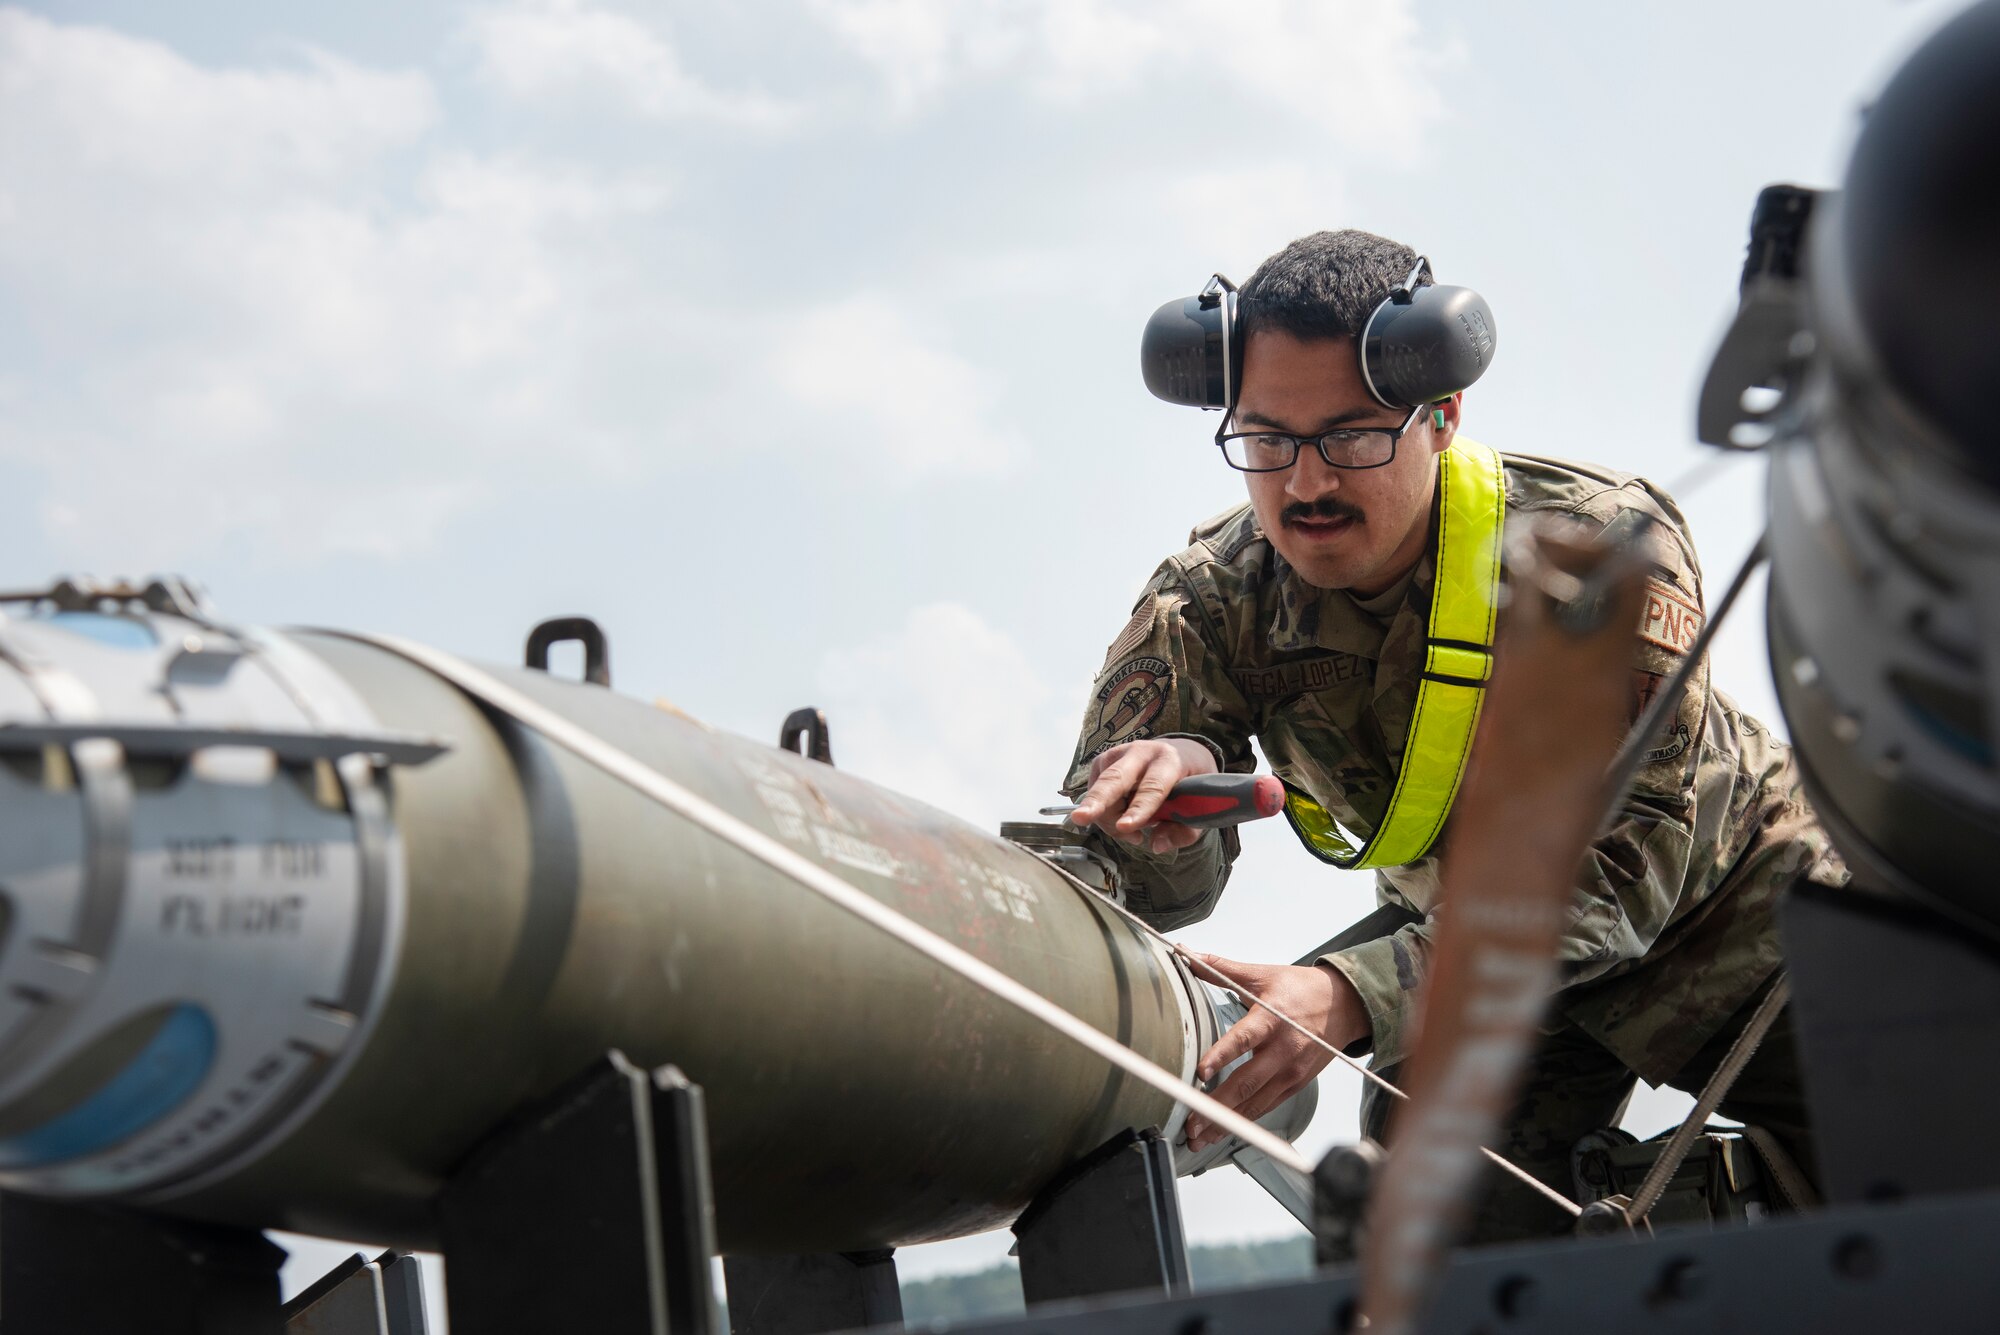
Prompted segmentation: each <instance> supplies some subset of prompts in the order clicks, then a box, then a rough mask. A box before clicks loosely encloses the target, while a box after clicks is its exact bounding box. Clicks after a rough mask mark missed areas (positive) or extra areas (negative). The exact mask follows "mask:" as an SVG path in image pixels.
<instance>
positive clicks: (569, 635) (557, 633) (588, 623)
mask: <svg viewBox="0 0 2000 1335" xmlns="http://www.w3.org/2000/svg"><path fill="white" fill-rule="evenodd" d="M570 640H575V641H576V642H577V643H579V644H581V645H582V646H583V679H584V680H585V681H587V682H589V683H590V684H591V685H593V686H609V685H610V684H611V643H610V641H609V640H607V639H606V638H605V636H604V627H602V626H600V625H598V624H597V623H596V622H595V621H592V620H591V619H590V618H589V617H550V618H549V619H548V620H547V621H544V622H541V623H540V624H539V625H537V626H536V627H535V628H534V629H533V630H531V631H529V632H528V649H527V653H526V655H525V656H524V661H525V662H526V663H527V665H528V666H529V667H531V668H533V669H535V670H536V671H537V672H547V671H548V670H549V648H550V646H552V645H557V644H564V643H567V642H568V641H570Z"/></svg>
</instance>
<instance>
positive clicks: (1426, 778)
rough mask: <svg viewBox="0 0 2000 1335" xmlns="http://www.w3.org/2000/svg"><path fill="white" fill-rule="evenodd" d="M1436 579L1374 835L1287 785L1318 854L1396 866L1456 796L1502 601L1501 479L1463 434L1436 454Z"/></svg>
mask: <svg viewBox="0 0 2000 1335" xmlns="http://www.w3.org/2000/svg"><path fill="white" fill-rule="evenodd" d="M1438 492H1439V494H1440V496H1441V498H1442V499H1441V500H1440V502H1439V505H1438V532H1437V582H1436V584H1435V585H1434V586H1433V587H1432V590H1431V615H1430V626H1429V630H1430V637H1429V640H1428V641H1427V643H1426V649H1425V656H1424V670H1423V676H1422V678H1421V680H1420V681H1419V683H1418V686H1417V704H1416V708H1415V709H1414V710H1413V711H1412V712H1411V714H1410V735H1409V737H1408V738H1407V739H1406V740H1405V741H1404V743H1403V763H1402V766H1401V768H1399V769H1398V770H1397V772H1396V790H1395V791H1394V792H1393V793H1391V794H1390V795H1389V809H1388V811H1386V812H1385V813H1383V816H1382V824H1381V826H1380V827H1379V828H1377V829H1376V831H1375V835H1374V837H1373V838H1372V839H1369V840H1368V841H1367V842H1365V843H1363V844H1362V845H1361V847H1360V848H1359V849H1356V848H1355V840H1354V839H1353V837H1352V836H1350V835H1349V834H1348V833H1347V832H1346V831H1345V830H1343V829H1341V828H1340V823H1339V822H1338V821H1336V820H1335V819H1334V818H1333V813H1332V812H1330V811H1328V810H1327V809H1326V808H1325V807H1323V806H1321V805H1320V804H1319V803H1317V802H1315V801H1313V799H1312V798H1310V797H1307V796H1306V795H1305V794H1304V793H1300V792H1294V791H1291V790H1289V789H1288V790H1287V792H1286V796H1285V818H1286V819H1287V820H1289V821H1290V822H1291V824H1292V829H1293V830H1294V831H1296V832H1297V834H1298V836H1299V839H1300V840H1301V841H1302V842H1304V844H1305V846H1306V847H1307V848H1309V849H1311V850H1312V852H1313V854H1314V855H1315V856H1317V857H1319V858H1320V859H1321V860H1322V861H1326V862H1331V863H1333V864H1334V865H1335V866H1339V867H1348V868H1363V867H1400V866H1402V865H1404V864H1405V863H1409V862H1415V861H1416V860H1417V859H1419V858H1421V857H1422V856H1423V855H1424V854H1425V853H1427V852H1429V851H1430V846H1431V844H1432V842H1433V841H1434V840H1436V838H1437V834H1438V831H1439V830H1440V829H1441V828H1443V826H1444V818H1445V816H1446V815H1448V814H1449V813H1450V811H1451V803H1452V799H1453V798H1454V797H1456V796H1457V795H1458V785H1459V780H1461V779H1462V778H1464V776H1465V762H1466V758H1467V757H1468V756H1469V755H1470V754H1471V753H1472V734H1473V731H1474V730H1475V729H1476V728H1477V727H1478V725H1479V706H1480V702H1481V701H1483V700H1484V699H1485V697H1486V680H1487V678H1488V677H1489V676H1490V675H1491V674H1492V671H1493V625H1494V620H1495V615H1496V613H1497V612H1498V610H1499V600H1500V534H1501V530H1502V528H1503V527H1504V525H1505V522H1506V517H1507V484H1506V480H1505V479H1504V478H1503V477H1502V476H1501V471H1500V456H1499V454H1498V453H1497V452H1495V451H1494V450H1492V449H1490V448H1488V447H1487V446H1485V445H1481V444H1479V443H1478V442H1477V441H1472V440H1467V439H1466V438H1465V437H1464V436H1460V437H1458V438H1457V439H1456V440H1455V441H1453V442H1452V446H1451V448H1450V449H1448V450H1446V451H1445V452H1444V453H1443V454H1442V455H1440V456H1439V457H1438Z"/></svg>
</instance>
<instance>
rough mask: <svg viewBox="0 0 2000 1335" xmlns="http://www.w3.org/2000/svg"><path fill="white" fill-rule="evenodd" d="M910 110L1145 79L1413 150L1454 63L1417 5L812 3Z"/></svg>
mask: <svg viewBox="0 0 2000 1335" xmlns="http://www.w3.org/2000/svg"><path fill="white" fill-rule="evenodd" d="M808 4H809V6H810V8H811V11H812V12H813V13H814V14H815V15H816V16H817V17H818V18H819V19H820V21H821V22H823V23H825V24H826V26H827V27H828V28H829V29H830V30H831V31H832V32H833V33H834V34H835V35H836V36H837V37H838V38H839V39H840V40H841V41H842V42H844V43H845V44H846V45H847V47H848V48H849V50H851V51H852V52H853V53H854V54H855V55H857V56H859V57H860V58H861V59H862V60H863V61H865V62H867V63H868V64H870V65H872V66H873V67H874V68H875V70H876V73H877V75H878V77H879V78H880V79H881V81H882V83H883V85H884V87H885V88H886V90H887V91H888V93H889V96H890V99H891V101H892V103H893V104H894V105H895V106H896V107H898V108H899V109H900V110H903V111H906V112H907V111H911V110H914V109H915V108H917V107H919V106H920V105H922V104H923V103H925V102H926V101H928V100H930V99H932V98H935V97H938V96H940V95H942V94H944V93H945V92H947V91H948V90H950V89H953V88H955V87H958V86H960V85H962V84H964V83H967V82H970V81H978V80H986V79H996V78H1010V79H1011V78H1018V79H1020V80H1022V81H1024V82H1025V84H1026V85H1027V86H1028V87H1029V88H1030V89H1032V90H1033V91H1034V92H1035V93H1036V94H1037V95H1039V96H1041V97H1043V98H1046V99H1049V100H1053V101H1065V102H1068V101H1079V100H1084V99H1088V98H1091V97H1096V96H1103V95H1108V94H1113V93H1122V92H1125V91H1128V90H1130V89H1132V88H1133V87H1135V86H1137V85H1138V84H1140V83H1141V82H1142V81H1144V80H1155V81H1165V80H1178V81H1180V84H1181V86H1182V88H1183V89H1184V92H1185V96H1187V97H1188V98H1210V99H1215V98H1228V99H1230V100H1232V101H1234V100H1237V99H1239V98H1240V99H1241V100H1243V101H1246V102H1249V103H1252V104H1257V103H1261V104H1263V105H1264V106H1266V107H1268V108H1271V109H1274V110H1276V111H1278V112H1281V113H1282V114H1284V115H1286V116H1289V117H1292V118H1295V119H1297V120H1299V121H1302V122H1304V123H1306V124H1309V125H1311V126H1314V127H1316V128H1318V129H1320V130H1323V131H1325V132H1327V133H1329V134H1330V135H1331V136H1332V137H1334V138H1335V139H1337V140H1339V141H1341V142H1343V143H1346V144H1348V145H1349V146H1352V147H1360V148H1366V149H1374V150H1380V151H1383V152H1387V153H1391V154H1393V153H1397V152H1402V151H1407V150H1408V149H1410V148H1412V147H1414V145H1415V144H1416V142H1417V140H1418V138H1419V136H1420V135H1421V133H1422V131H1423V129H1424V128H1425V127H1426V126H1427V125H1428V124H1429V123H1430V122H1432V121H1433V120H1435V119H1436V118H1437V116H1438V114H1439V105H1438V99H1437V97H1436V94H1435V91H1434V84H1435V81H1436V78H1437V75H1438V73H1439V72H1440V70H1441V68H1442V66H1443V65H1445V64H1447V63H1449V61H1450V60H1452V59H1453V58H1454V57H1452V56H1451V55H1450V54H1448V53H1443V52H1440V51H1438V50H1436V49H1435V48H1433V47H1430V46H1427V45H1425V44H1424V43H1423V42H1422V41H1421V40H1420V32H1419V27H1418V24H1417V20H1416V18H1415V16H1414V14H1413V13H1412V12H1411V6H1410V4H1409V0H808Z"/></svg>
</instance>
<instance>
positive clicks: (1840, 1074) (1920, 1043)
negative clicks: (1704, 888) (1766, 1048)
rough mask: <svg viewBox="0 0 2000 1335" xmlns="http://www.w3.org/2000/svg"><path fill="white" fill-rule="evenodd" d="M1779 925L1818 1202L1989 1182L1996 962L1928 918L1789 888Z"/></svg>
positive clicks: (1998, 1026) (1837, 894)
mask: <svg viewBox="0 0 2000 1335" xmlns="http://www.w3.org/2000/svg"><path fill="white" fill-rule="evenodd" d="M1781 914H1782V917H1781V919H1780V921H1781V924H1782V927H1783V931H1784V940H1785V960H1786V966H1787V967H1788V968H1789V969H1790V970H1791V975H1792V1009H1793V1015H1794V1022H1795V1024H1796V1026H1797V1029H1798V1034H1799V1056H1800V1064H1801V1066H1802V1067H1803V1068H1804V1070H1803V1075H1804V1078H1805V1086H1806V1095H1807V1099H1808V1104H1809V1108H1810V1112H1811V1115H1812V1136H1813V1141H1814V1145H1815V1148H1816V1149H1817V1151H1818V1156H1819V1169H1820V1176H1821V1178H1822V1179H1823V1180H1824V1182H1825V1184H1826V1191H1827V1198H1828V1200H1829V1201H1835V1202H1851V1201H1880V1200H1896V1199H1900V1198H1903V1197H1906V1196H1914V1195H1919V1194H1923V1193H1929V1192H1966V1191H1979V1190H1991V1189H1993V1188H1996V1187H2000V1155H1995V1154H1993V1153H1991V1152H1989V1151H1987V1150H1986V1148H1985V1147H1986V1146H1987V1145H1989V1144H1990V1142H1989V1141H1988V1139H1987V1137H1988V1136H1989V1135H1990V1134H1991V1132H1992V1125H1993V1106H1992V1105H1993V1088H1994V1081H1993V1074H1992V1069H1991V1065H1990V1055H1991V1054H1992V1053H1993V1052H1995V1051H1996V1050H2000V955H1996V954H1995V953H1994V952H1993V951H1991V950H1990V949H1989V948H1988V947H1987V946H1985V945H1984V943H1982V942H1981V941H1980V940H1979V939H1978V938H1977V937H1975V936H1973V935H1972V934H1970V933H1967V932H1960V931H1955V930H1953V929H1952V928H1950V927H1948V926H1946V925H1944V924H1942V923H1940V922H1939V921H1938V920H1937V919H1935V918H1932V917H1930V916H1929V915H1928V914H1922V913H1917V912H1914V911H1911V910H1907V909H1901V908H1899V907H1898V906H1897V905H1896V904H1894V903H1893V902H1885V901H1883V900H1881V899H1879V898H1876V897H1872V896H1867V895H1862V894H1858V893H1855V892H1852V891H1835V890H1824V889H1820V888H1818V887H1805V886H1801V887H1799V888H1797V889H1795V890H1794V891H1793V892H1792V894H1791V895H1790V896H1789V897H1788V898H1787V900H1786V902H1785V904H1784V907H1783V909H1782V910H1781Z"/></svg>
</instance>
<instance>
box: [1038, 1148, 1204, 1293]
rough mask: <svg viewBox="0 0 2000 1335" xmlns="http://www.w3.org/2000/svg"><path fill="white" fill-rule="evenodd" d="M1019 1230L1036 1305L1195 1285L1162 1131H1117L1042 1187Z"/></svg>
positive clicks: (1169, 1154)
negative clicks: (1191, 1280)
mask: <svg viewBox="0 0 2000 1335" xmlns="http://www.w3.org/2000/svg"><path fill="white" fill-rule="evenodd" d="M1014 1236H1015V1237H1017V1238H1018V1239H1020V1256H1021V1295H1022V1297H1024V1298H1025V1299H1026V1300H1027V1302H1028V1305H1029V1306H1030V1307H1032V1306H1034V1305H1035V1304H1036V1303H1046V1302H1054V1301H1057V1300H1058V1299H1063V1298H1087V1297H1091V1296H1093V1295H1096V1294H1100V1293H1124V1292H1129V1291H1131V1290H1135V1289H1137V1290H1143V1289H1150V1290H1152V1291H1154V1292H1156V1293H1161V1294H1182V1293H1186V1292H1187V1291H1188V1287H1189V1286H1188V1260H1187V1239H1186V1237H1185V1236H1184V1235H1183V1234H1182V1232H1181V1204H1180V1197H1179V1196H1178V1195H1176V1194H1175V1191H1174V1161H1173V1151H1172V1150H1171V1149H1169V1148H1168V1146H1167V1143H1166V1142H1165V1141H1164V1140H1162V1139H1160V1134H1159V1132H1157V1131H1125V1132H1122V1133H1120V1134H1119V1135H1117V1136H1114V1137H1112V1138H1111V1140H1109V1141H1107V1142H1106V1143H1105V1144H1104V1145H1103V1146H1101V1147H1099V1148H1098V1149H1097V1150H1095V1151H1094V1152H1092V1153H1091V1155H1090V1156H1089V1157H1088V1158H1086V1159H1084V1160H1083V1161H1082V1162H1081V1163H1079V1164H1077V1165H1076V1166H1075V1167H1074V1168H1072V1169H1071V1170H1070V1171H1069V1172H1067V1173H1065V1174H1064V1175H1063V1176H1062V1177H1060V1178H1058V1179H1056V1180H1055V1181H1054V1182H1052V1183H1050V1184H1049V1185H1048V1186H1047V1187H1045V1188H1043V1189H1042V1194H1041V1195H1039V1196H1037V1197H1036V1198H1035V1200H1034V1202H1033V1203H1032V1204H1030V1205H1029V1206H1028V1208H1027V1209H1026V1210H1024V1211H1023V1212H1022V1213H1021V1217H1020V1219H1018V1220H1017V1221H1015V1224H1014Z"/></svg>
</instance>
